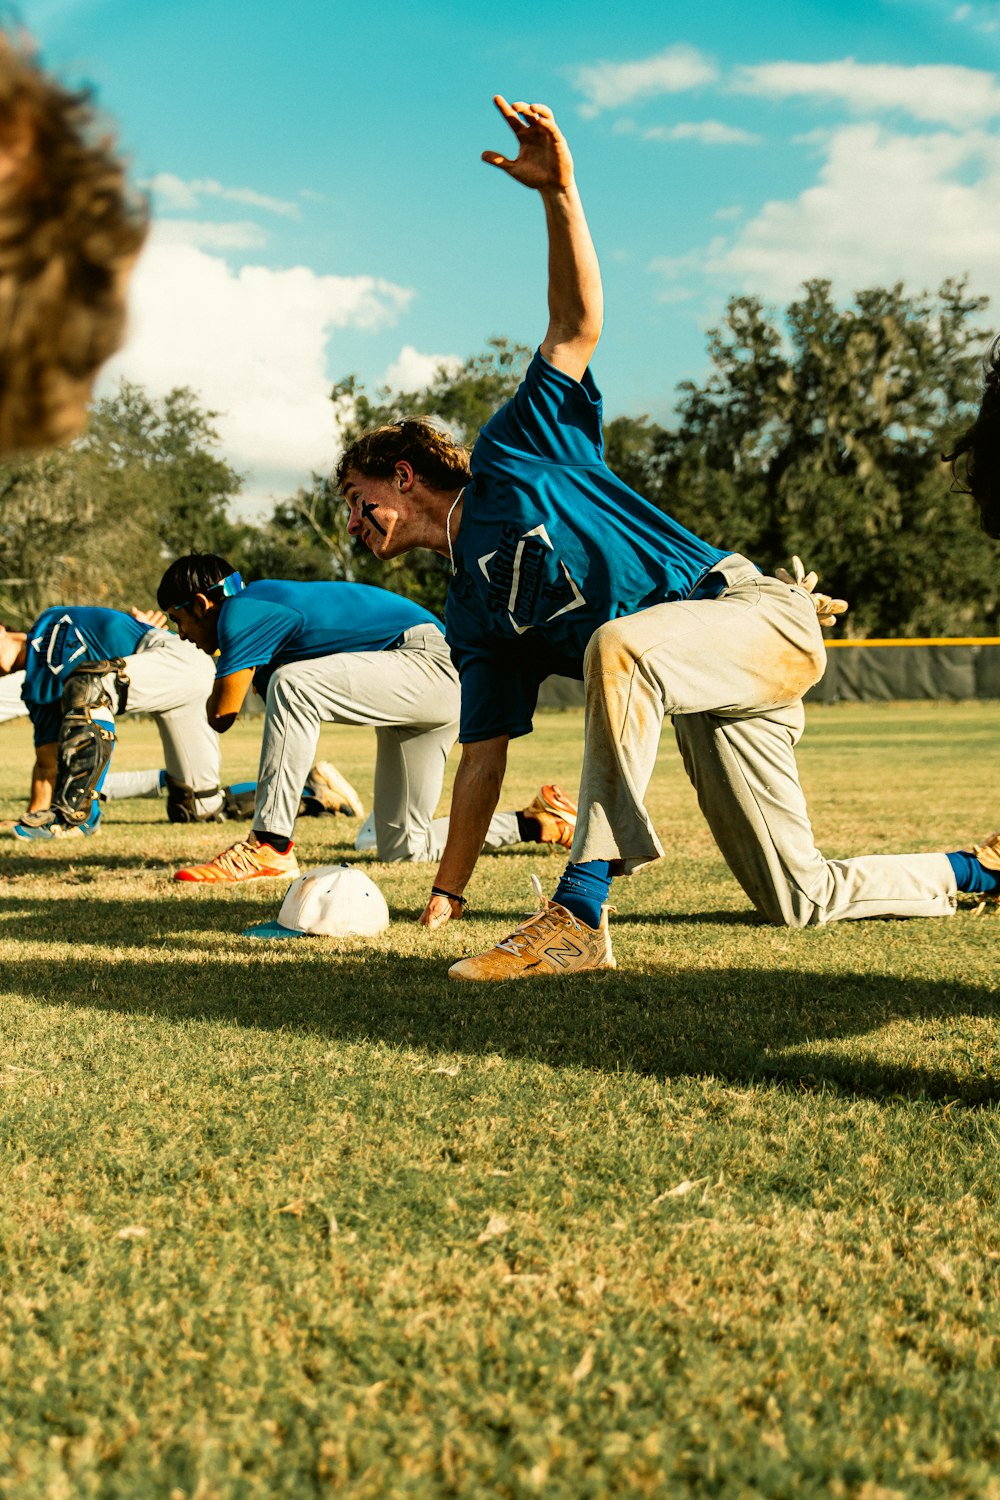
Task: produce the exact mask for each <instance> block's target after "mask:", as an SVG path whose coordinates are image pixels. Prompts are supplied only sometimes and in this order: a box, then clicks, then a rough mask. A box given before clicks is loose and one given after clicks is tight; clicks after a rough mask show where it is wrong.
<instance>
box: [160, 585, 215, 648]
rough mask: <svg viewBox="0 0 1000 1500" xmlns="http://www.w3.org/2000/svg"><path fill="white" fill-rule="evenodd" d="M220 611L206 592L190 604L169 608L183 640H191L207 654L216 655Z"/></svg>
mask: <svg viewBox="0 0 1000 1500" xmlns="http://www.w3.org/2000/svg"><path fill="white" fill-rule="evenodd" d="M218 613H219V609H218V605H216V604H213V603H212V601H211V599H206V597H205V595H204V594H196V595H195V597H194V598H193V599H192V600H191V603H190V604H182V605H181V606H180V608H178V609H168V610H167V614H168V616H169V618H170V619H171V620H172V621H173V623H174V624H175V625H176V626H177V634H178V635H179V636H180V638H181V640H182V641H190V642H191V643H192V645H194V646H197V647H198V650H199V651H204V652H205V654H206V655H207V656H214V655H215V653H216V651H218V649H219V621H218Z"/></svg>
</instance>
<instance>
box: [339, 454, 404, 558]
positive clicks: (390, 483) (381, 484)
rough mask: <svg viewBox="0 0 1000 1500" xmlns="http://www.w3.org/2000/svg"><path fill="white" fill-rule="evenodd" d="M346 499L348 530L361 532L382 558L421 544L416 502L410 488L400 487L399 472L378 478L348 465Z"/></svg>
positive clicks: (374, 551)
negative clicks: (415, 533) (416, 528)
mask: <svg viewBox="0 0 1000 1500" xmlns="http://www.w3.org/2000/svg"><path fill="white" fill-rule="evenodd" d="M404 482H405V480H404ZM344 499H345V500H346V501H347V504H348V506H349V508H350V515H349V517H348V521H347V530H348V532H349V534H350V535H351V536H359V537H360V538H361V540H362V541H363V542H364V544H365V546H366V547H367V548H368V550H369V552H371V553H373V554H374V556H375V557H377V558H379V559H380V560H381V561H383V562H384V561H386V560H387V559H388V558H390V557H399V556H400V554H401V553H403V552H408V551H409V550H410V548H411V547H414V546H416V545H418V543H417V541H416V540H415V538H414V536H413V531H414V525H413V523H414V506H413V503H412V501H411V499H410V497H409V493H408V490H406V489H403V488H401V487H400V477H399V475H394V476H393V478H392V479H376V478H374V477H373V476H371V475H368V474H361V473H359V472H358V470H357V469H348V471H347V478H346V479H345V480H344Z"/></svg>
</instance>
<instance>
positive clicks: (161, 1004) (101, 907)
mask: <svg viewBox="0 0 1000 1500" xmlns="http://www.w3.org/2000/svg"><path fill="white" fill-rule="evenodd" d="M4 911H5V914H6V916H7V922H5V924H4V927H5V928H6V931H7V932H8V933H9V932H10V929H11V926H16V927H17V928H18V935H19V936H22V935H23V936H24V937H27V938H31V937H34V936H35V934H34V933H33V932H32V930H31V927H30V924H31V923H36V924H37V925H38V927H39V929H40V930H39V933H38V936H39V937H51V938H52V939H57V940H59V941H60V942H64V943H65V942H76V943H77V944H78V948H77V951H76V953H75V956H74V960H73V962H72V964H67V963H65V962H64V961H63V960H61V959H54V958H53V959H52V960H48V959H44V958H43V959H41V960H38V959H33V960H28V959H24V960H18V959H15V960H14V961H13V962H7V963H5V965H4V970H3V977H2V981H0V983H2V987H3V989H4V990H6V991H8V992H11V993H17V994H22V995H25V996H28V997H30V998H32V999H35V1000H39V1001H42V1002H45V1003H48V1004H53V1005H75V1006H83V1007H86V1008H88V1009H92V1010H99V1011H106V1012H109V1013H120V1014H140V1015H147V1016H154V1017H161V1018H163V1019H165V1020H167V1021H170V1022H190V1021H199V1020H210V1021H221V1022H225V1023H228V1024H231V1025H236V1026H246V1027H248V1028H252V1029H255V1030H260V1031H268V1030H277V1029H279V1028H280V1029H284V1030H290V1031H299V1032H303V1033H311V1034H318V1035H322V1036H327V1037H330V1038H332V1039H339V1040H342V1041H346V1042H361V1041H368V1042H382V1043H385V1044H388V1045H390V1046H394V1047H404V1048H409V1047H419V1048H423V1049H427V1050H429V1051H431V1052H459V1053H465V1054H466V1055H469V1056H475V1055H490V1054H495V1053H499V1054H501V1055H503V1056H505V1057H507V1058H511V1059H514V1058H521V1059H530V1060H533V1061H540V1062H544V1063H546V1064H548V1065H550V1066H553V1067H584V1068H593V1069H595V1070H599V1071H602V1072H617V1071H626V1072H635V1073H641V1074H645V1075H652V1076H655V1077H661V1078H669V1077H675V1076H690V1075H696V1076H697V1075H710V1076H714V1077H716V1078H724V1079H729V1080H732V1081H734V1082H740V1083H743V1084H746V1083H752V1082H755V1081H763V1080H773V1081H780V1082H782V1083H784V1084H786V1085H791V1086H794V1087H797V1088H804V1089H807V1090H816V1089H832V1090H834V1091H838V1092H841V1091H842V1092H847V1093H852V1094H861V1095H865V1096H869V1097H872V1098H876V1099H892V1098H898V1097H900V1096H902V1097H906V1098H930V1099H952V1100H958V1101H961V1102H963V1103H966V1104H970V1105H978V1104H984V1103H994V1102H997V1101H1000V1077H998V1075H997V1072H996V1069H995V1063H994V1067H993V1069H992V1070H991V1068H990V1064H989V1060H988V1058H987V1057H986V1056H985V1051H986V1049H985V1047H984V1048H983V1053H984V1055H982V1056H979V1055H977V1054H976V1052H975V1049H974V1047H973V1046H972V1045H970V1044H969V1040H968V1036H967V1034H964V1033H963V1031H962V1023H963V1022H965V1021H966V1020H967V1018H970V1017H971V1018H974V1019H982V1020H984V1019H987V1018H995V1017H996V1016H997V1015H998V1013H1000V993H998V992H997V990H996V989H995V988H994V987H992V986H987V985H985V984H975V983H968V982H966V983H956V982H952V981H950V980H949V981H947V982H945V981H940V980H932V979H922V978H918V977H898V976H891V975H875V974H872V973H871V972H865V973H842V972H841V973H834V972H824V971H816V970H810V971H803V970H801V969H780V968H774V967H772V968H759V969H747V968H745V967H744V968H734V967H719V968H714V969H706V968H704V967H698V968H696V967H680V966H678V965H677V964H676V963H674V964H672V965H671V966H670V967H667V966H664V968H663V969H662V970H661V971H656V970H654V971H653V972H648V971H647V972H642V973H636V972H632V973H630V972H629V971H628V970H618V971H614V972H609V973H602V974H594V975H590V976H587V977H586V978H584V977H580V978H577V979H573V978H567V979H558V978H553V979H546V980H535V981H527V982H523V983H514V984H501V985H466V984H456V983H454V982H453V981H449V980H448V979H447V977H446V969H447V963H448V960H447V959H446V958H442V957H441V956H435V957H423V956H406V955H403V954H400V953H397V952H387V951H385V950H384V949H382V948H379V947H377V946H371V947H363V946H351V947H336V946H333V945H325V944H322V943H321V942H319V941H311V942H301V943H300V942H287V943H269V944H261V945H260V946H259V950H257V949H256V947H255V946H252V945H251V942H250V940H241V939H240V938H239V937H238V936H237V935H236V930H235V929H236V928H237V925H243V924H244V923H249V922H252V921H258V920H265V919H268V918H270V917H272V916H273V915H274V899H273V895H271V894H269V893H267V892H264V891H262V892H261V893H260V899H259V900H254V901H246V900H244V901H242V902H241V903H240V906H239V908H238V910H236V909H235V908H234V906H233V905H232V904H231V903H228V902H226V903H221V902H219V903H216V902H204V903H201V904H199V905H198V906H197V910H196V911H195V912H192V904H191V903H190V902H185V901H176V902H175V901H170V902H162V901H155V900H153V901H148V900H147V901H138V900H137V901H121V900H116V901H114V902H109V903H104V902H93V901H87V900H85V899H80V900H76V899H72V900H69V901H66V900H63V901H60V902H59V903H58V906H57V908H56V910H55V911H53V907H52V905H51V903H45V904H44V905H43V904H42V903H34V902H30V901H28V900H23V901H18V900H16V899H15V900H13V901H11V900H10V899H8V900H7V901H6V902H5V903H4ZM43 928H44V931H42V930H41V929H43ZM179 938H181V939H182V941H178V939H179ZM95 942H96V943H99V944H101V947H100V948H95V947H93V946H90V945H93V944H94V943H95ZM139 946H142V947H144V948H145V951H144V952H141V953H138V952H137V953H136V954H135V956H134V957H132V956H130V955H129V950H130V949H136V948H137V947H139ZM109 947H117V948H119V949H121V950H123V952H121V953H119V954H115V955H114V956H113V957H111V956H109V955H108V952H107V949H108V948H109ZM157 947H159V948H161V949H162V954H161V953H157V952H154V953H152V954H151V953H150V952H149V949H150V948H152V949H154V950H155V949H156V948H157ZM258 953H259V960H260V961H256V962H255V961H252V960H253V959H257V958H258ZM248 959H250V960H251V961H248ZM928 1019H933V1020H934V1021H936V1022H942V1023H944V1024H943V1026H942V1027H940V1028H938V1030H940V1031H941V1032H943V1033H944V1035H943V1039H942V1040H935V1041H934V1042H932V1043H930V1044H928V1049H927V1050H928V1055H927V1056H926V1058H925V1060H923V1061H921V1060H920V1058H919V1057H916V1058H914V1060H913V1061H912V1062H907V1063H905V1064H900V1063H899V1062H898V1061H897V1059H896V1058H895V1057H894V1058H890V1059H887V1060H886V1061H885V1062H883V1061H882V1060H880V1058H879V1057H878V1055H877V1054H878V1050H879V1049H880V1047H881V1048H882V1050H885V1048H884V1043H882V1042H880V1040H879V1039H878V1038H877V1036H876V1037H875V1038H874V1041H873V1043H872V1046H871V1048H870V1049H869V1048H868V1047H867V1046H866V1045H864V1044H863V1045H862V1047H861V1048H858V1047H855V1048H853V1049H852V1048H851V1046H850V1043H851V1039H852V1038H865V1037H868V1036H871V1035H872V1034H873V1033H877V1032H878V1031H879V1029H880V1028H882V1027H885V1026H887V1025H889V1024H891V1023H893V1022H896V1021H900V1020H903V1021H914V1022H921V1021H926V1020H928ZM953 1030H954V1031H957V1032H958V1033H959V1035H958V1036H957V1037H956V1039H955V1043H954V1044H952V1043H951V1041H950V1033H951V1032H952V1031H953ZM823 1043H827V1044H832V1045H828V1046H826V1047H825V1048H824V1047H823V1045H822V1044H823ZM859 1052H861V1053H863V1054H864V1055H860V1056H859V1055H858V1053H859Z"/></svg>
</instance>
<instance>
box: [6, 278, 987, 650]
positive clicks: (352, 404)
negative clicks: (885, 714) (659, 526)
mask: <svg viewBox="0 0 1000 1500" xmlns="http://www.w3.org/2000/svg"><path fill="white" fill-rule="evenodd" d="M986 306H987V303H986V299H985V298H979V297H973V296H971V295H970V294H969V293H968V290H967V287H966V284H965V282H964V281H962V280H952V281H946V282H945V283H944V284H943V286H942V287H941V288H940V290H939V291H938V292H936V293H934V294H926V293H921V294H918V295H910V294H907V293H906V292H905V290H904V288H903V287H902V286H900V285H897V286H894V287H889V288H887V287H874V288H871V289H868V290H864V291H860V292H857V293H856V294H855V296H854V297H853V299H852V301H851V302H850V304H849V305H847V306H838V305H837V304H836V302H835V301H834V299H833V295H832V290H831V287H830V284H829V283H828V282H825V281H813V282H808V283H806V285H805V287H804V288H803V292H802V295H801V296H800V297H799V298H798V299H797V300H795V301H794V302H792V303H791V304H790V305H789V306H788V307H787V308H786V309H785V310H784V312H783V313H782V314H780V315H779V314H778V313H776V312H774V311H773V310H770V309H768V308H766V307H765V305H764V304H763V303H762V302H761V301H760V300H758V299H757V298H754V297H734V298H732V299H731V300H730V302H729V304H728V306H727V308H726V312H725V315H724V317H723V319H722V320H721V322H720V324H719V326H718V328H715V329H713V330H711V331H710V333H709V335H708V360H709V367H708V374H707V376H706V378H705V379H704V380H703V381H702V382H701V383H700V384H699V383H696V382H694V381H685V382H683V384H682V385H681V386H680V387H679V390H678V401H677V415H676V421H675V423H674V425H672V426H670V427H665V426H662V425H660V424H659V423H657V422H654V421H651V420H650V419H649V418H648V417H646V416H642V415H640V416H635V417H631V416H622V417H616V418H615V419H613V420H612V421H610V422H608V423H607V425H606V427H605V449H606V454H607V458H608V462H609V463H610V465H611V467H612V468H613V469H615V470H616V471H617V472H618V473H619V474H621V475H622V477H623V478H624V479H625V480H626V481H627V482H628V483H629V484H630V485H631V486H632V487H633V488H634V489H636V490H638V491H639V493H640V494H642V495H645V496H646V497H647V499H649V500H650V501H652V503H653V504H654V505H656V506H658V507H659V508H661V509H663V510H665V511H669V512H670V513H671V514H672V515H674V516H676V517H677V519H678V520H679V521H681V522H682V524H683V525H685V526H687V527H688V528H689V529H690V530H692V531H694V532H696V533H697V534H698V535H700V536H703V537H704V538H705V539H706V540H707V541H709V542H711V543H713V544H714V545H717V546H721V547H724V548H726V549H727V550H729V551H733V552H743V553H745V554H746V555H747V556H749V557H751V558H752V559H753V560H754V561H755V562H756V563H758V564H759V565H760V566H761V567H762V568H764V569H765V570H767V571H770V570H771V569H773V568H774V567H775V566H777V565H779V564H782V563H785V562H787V560H788V558H789V557H791V555H792V554H793V553H798V554H799V555H800V556H801V557H802V558H803V559H804V560H805V562H806V564H807V566H808V567H811V568H815V569H816V570H817V571H818V572H819V574H820V576H821V578H822V581H823V588H824V589H825V591H826V592H828V593H831V594H839V595H842V596H843V597H845V598H847V599H849V600H850V601H851V611H850V613H849V614H848V615H847V616H846V618H845V621H844V623H843V626H842V628H841V630H840V631H839V632H838V634H841V635H843V634H846V635H855V636H882V635H885V636H919V635H970V634H974V635H993V634H997V633H1000V568H998V567H997V562H998V555H997V553H998V549H997V545H996V544H995V543H991V542H990V541H989V540H988V539H987V538H986V537H985V536H983V534H982V533H981V531H980V530H979V528H978V524H977V513H976V508H975V505H974V504H973V502H972V500H971V499H970V498H969V497H968V496H967V495H965V494H963V493H961V492H958V491H957V490H956V488H955V486H954V484H953V480H952V476H951V473H950V471H949V469H948V466H947V465H946V464H945V463H943V462H942V454H943V453H945V452H947V451H948V450H949V447H950V445H951V443H952V441H953V439H954V437H955V435H956V433H957V432H958V431H960V430H961V428H962V427H963V426H964V425H965V424H966V423H967V422H968V421H969V420H970V419H971V416H972V415H973V413H974V410H975V407H976V405H977V403H978V399H979V394H980V378H981V371H980V362H979V356H980V353H981V351H982V349H983V347H984V345H985V343H986V341H987V337H988V335H987V332H986V329H985V328H984V327H983V326H982V322H981V319H982V315H983V314H984V312H985V310H986ZM530 357H531V350H530V349H528V348H526V347H524V346H521V345H518V344H513V343H511V342H509V341H508V340H506V339H502V338H496V339H491V340H490V341H489V343H488V345H487V348H486V349H485V350H484V351H482V352H481V353H479V354H476V355H473V356H472V357H471V358H469V359H468V360H466V361H465V363H464V364H463V365H462V366H461V367H460V368H459V369H457V370H452V369H449V368H441V369H440V370H439V371H438V372H437V374H436V376H435V377H434V379H433V380H432V381H431V382H430V384H429V385H428V386H427V388H426V389H425V390H422V391H419V392H416V393H412V392H411V393H400V392H393V391H390V390H388V389H384V388H378V389H376V390H374V391H371V392H369V391H367V390H365V389H364V388H363V387H362V386H361V384H360V383H359V382H358V381H357V380H356V379H355V378H354V377H348V378H347V379H345V380H343V381H341V382H340V383H338V384H337V385H336V386H335V387H334V389H333V391H332V392H331V400H332V402H333V406H334V414H333V415H335V417H336V419H337V421H338V425H339V427H340V431H341V433H342V436H343V439H344V441H345V442H349V441H351V439H352V438H353V437H354V436H355V435H356V434H357V433H358V432H360V431H363V430H364V429H365V428H368V427H371V426H374V425H377V424H379V423H382V422H389V421H396V420H398V419H400V418H402V417H405V416H413V415H425V416H431V417H434V418H436V419H438V420H439V421H441V422H442V423H443V424H444V425H445V426H447V427H448V428H450V430H451V431H452V432H453V433H455V435H456V436H457V437H459V438H460V440H461V441H463V442H465V443H466V444H467V445H469V446H470V447H471V445H472V444H473V443H474V442H475V439H476V436H477V434H478V432H479V430H480V428H481V427H482V425H483V424H484V423H485V422H486V421H487V420H488V418H489V417H490V416H491V415H492V414H493V412H494V411H495V410H496V409H497V408H498V407H499V406H500V405H501V404H502V403H503V402H504V401H506V400H507V399H508V398H509V397H510V396H511V395H512V394H513V392H514V390H515V389H516V388H517V385H518V383H519V382H520V380H521V377H522V375H523V373H524V370H525V368H526V366H527V362H528V360H529V359H530ZM214 420H215V414H213V413H212V412H209V411H206V410H205V409H204V408H203V406H202V405H201V403H200V401H199V398H198V396H197V395H196V393H195V392H193V391H191V390H189V389H184V388H180V389H177V390H174V391H171V392H170V393H169V395H167V396H166V397H164V398H162V399H153V398H152V397H150V396H149V395H148V394H147V393H146V392H145V391H143V390H142V389H141V388H140V387H138V386H135V385H132V384H129V383H127V382H126V383H123V384H122V385H121V387H120V388H119V390H118V391H117V392H116V393H115V395H113V396H111V397H108V398H105V399H104V400H101V401H99V402H98V403H97V405H96V407H95V409H94V412H93V415H92V419H91V422H90V425H89V427H88V430H87V432H86V433H85V435H84V437H83V438H82V439H81V440H80V441H79V442H77V443H76V444H74V445H73V446H72V447H70V448H68V449H64V450H59V451H57V452H53V453H48V454H45V455H43V456H42V457H40V458H36V459H33V460H30V461H26V462H23V463H17V464H7V465H4V466H0V612H2V613H0V619H3V620H4V621H5V622H6V623H7V624H8V625H14V624H19V623H25V622H28V621H30V620H31V619H33V618H34V617H35V616H36V615H37V614H38V613H39V612H40V610H41V609H43V608H45V607H46V606H47V605H49V604H54V603H93V604H107V605H111V606H114V607H127V606H128V605H130V604H132V603H142V604H144V603H147V602H148V601H149V600H150V599H151V598H152V597H153V595H154V593H155V588H156V584H157V582H158V581H159V578H160V576H161V573H162V571H163V568H164V566H165V564H166V562H167V561H169V559H170V558H172V557H175V556H177V555H178V554H180V553H182V552H188V551H192V550H198V551H212V552H220V553H222V554H223V555H224V556H226V557H228V558H230V560H231V561H232V562H233V564H234V565H235V566H237V567H239V568H240V570H241V571H242V572H243V574H244V577H246V578H247V579H252V578H261V577H281V578H294V579H319V578H325V579H331V578H332V579H353V580H357V581H361V582H368V583H375V584H378V585H380V586H381V587H383V588H389V589H393V590H396V591H397V592H400V593H405V594H408V595H409V596H410V597H411V598H413V599H415V600H417V601H418V602H420V603H422V604H425V605H426V606H427V607H428V608H430V609H432V610H434V611H435V612H437V613H441V611H442V610H443V607H444V599H445V594H446V591H447V583H448V571H447V564H446V561H445V559H443V558H439V557H437V556H435V555H433V554H430V553H411V554H408V555H407V556H406V557H402V558H398V559H396V560H395V561H393V562H392V563H390V564H388V565H385V564H381V563H377V562H375V561H374V559H372V558H371V557H370V555H369V554H368V552H367V551H366V550H365V549H364V547H362V546H360V545H359V544H357V543H356V542H354V541H353V539H352V538H350V537H349V536H348V535H347V529H346V519H347V518H346V511H345V507H344V504H343V501H342V500H341V498H340V496H339V495H338V494H337V493H336V492H335V490H334V488H333V487H332V485H331V483H330V480H329V476H327V475H320V474H315V475H313V477H312V481H311V483H310V484H309V485H307V486H304V487H303V488H301V489H300V490H299V491H298V492H297V493H296V494H295V495H292V496H289V497H287V498H285V499H283V500H281V501H279V502H278V503H277V504H276V505H275V507H274V509H273V512H272V514H271V515H270V516H269V517H267V518H266V519H265V520H264V521H262V522H259V523H251V522H248V521H240V520H237V519H235V518H234V517H233V516H232V513H231V507H232V502H233V501H234V500H235V499H236V498H237V497H238V495H239V493H240V490H241V486H242V477H241V476H240V475H239V474H238V473H237V472H236V471H235V470H234V469H233V468H232V467H231V466H230V465H229V464H228V463H227V462H226V461H225V459H224V458H223V457H222V456H221V454H220V452H219V441H218V435H217V432H216V429H215V427H214Z"/></svg>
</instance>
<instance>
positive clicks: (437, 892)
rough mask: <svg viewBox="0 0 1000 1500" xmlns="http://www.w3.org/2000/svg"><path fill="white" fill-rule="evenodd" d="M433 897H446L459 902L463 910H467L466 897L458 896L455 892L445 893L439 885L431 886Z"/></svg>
mask: <svg viewBox="0 0 1000 1500" xmlns="http://www.w3.org/2000/svg"><path fill="white" fill-rule="evenodd" d="M431 895H432V896H446V897H447V899H448V900H449V901H457V902H458V904H459V906H460V907H461V908H462V910H463V911H464V910H465V897H464V896H456V895H455V892H454V891H444V890H442V889H441V887H440V886H439V885H432V886H431Z"/></svg>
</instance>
